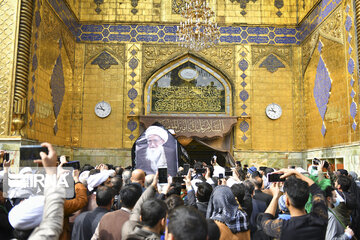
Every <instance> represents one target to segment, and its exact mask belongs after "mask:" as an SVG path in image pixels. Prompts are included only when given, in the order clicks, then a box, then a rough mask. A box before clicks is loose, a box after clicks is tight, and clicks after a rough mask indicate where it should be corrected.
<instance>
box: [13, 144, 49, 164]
mask: <svg viewBox="0 0 360 240" xmlns="http://www.w3.org/2000/svg"><path fill="white" fill-rule="evenodd" d="M40 152H44V153H46V154H48V153H49V151H48V149H47V147H42V146H40V145H25V146H21V147H20V161H22V160H23V161H27V160H36V159H41V157H40Z"/></svg>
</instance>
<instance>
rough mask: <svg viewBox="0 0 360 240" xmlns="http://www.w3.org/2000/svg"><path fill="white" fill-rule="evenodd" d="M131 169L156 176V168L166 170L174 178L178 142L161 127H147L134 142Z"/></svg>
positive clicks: (176, 166)
mask: <svg viewBox="0 0 360 240" xmlns="http://www.w3.org/2000/svg"><path fill="white" fill-rule="evenodd" d="M133 149H134V154H133V167H134V168H136V169H142V170H144V172H146V174H156V171H157V169H158V168H167V172H168V175H170V176H175V175H176V173H177V169H178V142H177V140H176V139H175V137H174V136H173V135H171V133H170V132H169V131H168V130H167V129H165V128H164V127H163V126H159V125H152V126H149V127H148V128H147V129H146V130H145V131H144V132H143V133H142V134H141V135H140V137H139V138H138V139H137V140H136V141H135V143H134V147H133Z"/></svg>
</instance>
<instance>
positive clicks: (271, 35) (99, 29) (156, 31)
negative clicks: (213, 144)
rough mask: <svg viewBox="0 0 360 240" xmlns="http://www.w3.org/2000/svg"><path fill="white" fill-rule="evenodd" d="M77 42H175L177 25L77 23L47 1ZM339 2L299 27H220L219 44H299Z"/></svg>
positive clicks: (60, 5) (56, 1)
mask: <svg viewBox="0 0 360 240" xmlns="http://www.w3.org/2000/svg"><path fill="white" fill-rule="evenodd" d="M48 1H49V3H50V4H51V6H52V7H53V9H54V10H55V11H56V13H57V14H58V16H59V17H60V18H61V19H62V21H63V22H64V23H65V25H66V26H67V27H68V28H69V30H70V31H71V32H72V33H73V34H74V36H75V37H76V40H77V41H79V42H80V41H81V42H93V41H95V42H152V43H155V42H159V43H160V42H176V40H177V38H176V31H177V25H168V26H164V25H156V26H154V25H121V24H119V25H109V24H100V25H99V24H80V23H79V22H78V20H77V19H76V17H75V16H74V14H73V13H72V12H71V10H69V8H68V7H67V5H66V4H65V2H64V0H48ZM340 2H341V0H323V1H322V2H321V3H320V4H319V5H318V6H317V7H316V8H315V9H314V10H313V12H312V13H311V14H310V15H309V16H308V17H307V18H306V19H305V20H304V21H303V23H302V24H301V26H300V27H248V26H241V27H231V26H230V27H221V28H220V33H221V36H220V42H223V43H242V44H248V43H253V44H281V45H283V44H289V45H293V44H300V43H301V41H303V40H304V39H305V38H306V37H307V36H308V35H309V34H310V33H311V32H312V31H313V30H314V29H315V28H316V27H317V26H318V25H319V24H320V23H321V22H322V21H323V20H324V19H325V18H326V17H327V16H328V15H329V14H330V13H331V12H332V11H333V10H334V9H335V8H336V7H337V6H338V5H339V3H340Z"/></svg>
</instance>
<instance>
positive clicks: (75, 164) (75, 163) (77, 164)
mask: <svg viewBox="0 0 360 240" xmlns="http://www.w3.org/2000/svg"><path fill="white" fill-rule="evenodd" d="M62 166H63V167H72V168H73V169H76V170H79V169H80V162H79V161H72V162H67V163H64V164H63V165H62Z"/></svg>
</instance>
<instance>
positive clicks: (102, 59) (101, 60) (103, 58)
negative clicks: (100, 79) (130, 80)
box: [91, 51, 118, 70]
mask: <svg viewBox="0 0 360 240" xmlns="http://www.w3.org/2000/svg"><path fill="white" fill-rule="evenodd" d="M91 64H92V65H98V66H99V68H101V69H102V70H106V69H108V68H110V66H111V65H118V62H117V61H116V60H115V59H114V58H113V57H112V56H111V55H110V54H109V53H107V52H105V51H104V52H102V53H101V54H100V55H99V56H97V58H95V59H94V60H93V61H92V62H91Z"/></svg>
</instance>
